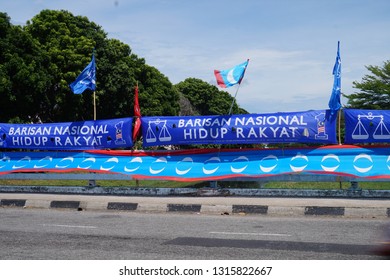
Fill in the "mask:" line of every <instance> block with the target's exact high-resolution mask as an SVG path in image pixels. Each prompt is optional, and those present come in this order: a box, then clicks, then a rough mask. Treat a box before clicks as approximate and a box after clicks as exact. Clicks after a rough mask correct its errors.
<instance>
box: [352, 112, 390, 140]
mask: <svg viewBox="0 0 390 280" xmlns="http://www.w3.org/2000/svg"><path fill="white" fill-rule="evenodd" d="M364 119H366V120H369V122H365V125H366V126H365V125H364V124H363V122H362V120H364ZM374 119H380V120H379V123H378V124H377V126H376V127H375V130H374V133H373V134H372V138H374V139H377V140H385V139H390V131H389V129H388V128H387V126H386V124H385V122H384V119H385V117H384V116H383V115H380V114H378V115H374V114H373V113H372V112H369V113H368V114H367V115H360V114H359V115H358V122H357V124H356V126H355V128H354V130H353V132H352V139H356V140H366V139H368V138H369V137H370V135H369V133H368V131H369V130H370V129H369V128H368V127H369V126H372V125H373V123H372V122H371V121H372V120H374ZM367 126H368V127H367Z"/></svg>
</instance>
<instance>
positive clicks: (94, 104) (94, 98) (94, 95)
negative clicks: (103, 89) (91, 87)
mask: <svg viewBox="0 0 390 280" xmlns="http://www.w3.org/2000/svg"><path fill="white" fill-rule="evenodd" d="M93 120H94V121H96V91H93Z"/></svg>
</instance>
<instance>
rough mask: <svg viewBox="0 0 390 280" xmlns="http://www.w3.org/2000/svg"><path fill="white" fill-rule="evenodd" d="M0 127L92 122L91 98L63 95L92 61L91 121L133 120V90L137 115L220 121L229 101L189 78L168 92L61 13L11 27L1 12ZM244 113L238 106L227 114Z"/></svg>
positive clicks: (138, 62)
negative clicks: (212, 117) (218, 117)
mask: <svg viewBox="0 0 390 280" xmlns="http://www.w3.org/2000/svg"><path fill="white" fill-rule="evenodd" d="M0 47H1V53H0V101H1V104H2V108H1V110H0V122H31V121H33V122H34V121H36V120H37V119H39V120H42V121H43V122H66V121H80V120H90V119H92V118H93V94H92V92H91V91H90V90H86V91H85V92H84V93H83V94H81V95H79V94H73V93H72V92H71V90H70V88H69V84H70V83H72V82H73V81H74V80H75V79H76V77H77V76H78V75H79V74H80V73H81V71H82V70H83V69H84V68H85V67H86V66H87V65H88V63H89V62H90V61H91V57H92V53H94V54H95V61H96V92H95V95H96V109H97V118H98V119H109V118H119V117H126V116H132V115H133V102H134V100H133V99H134V88H135V86H136V84H138V85H139V103H140V107H141V114H142V115H143V116H169V115H178V114H180V113H181V112H183V110H184V109H183V108H182V109H181V106H184V107H185V106H187V107H188V108H192V111H191V114H202V115H204V114H227V113H228V111H229V108H230V104H231V102H232V100H233V99H232V97H231V96H230V95H229V94H228V93H227V92H223V91H219V90H218V89H217V88H216V87H215V86H212V85H210V84H208V83H206V82H203V81H201V80H198V79H195V78H189V79H186V80H185V81H183V82H181V83H179V84H178V85H176V86H174V85H173V84H172V83H171V82H170V81H169V79H168V78H167V77H166V76H164V75H163V74H162V73H160V71H159V70H158V69H156V68H154V67H152V66H149V65H147V64H146V63H145V59H143V58H139V57H138V56H137V55H136V54H134V53H133V52H132V50H131V47H130V46H129V45H127V44H124V43H123V42H121V41H119V40H117V39H110V38H107V33H106V32H105V31H104V30H103V28H102V27H101V26H99V25H97V24H96V23H94V22H91V21H89V20H88V18H87V17H83V16H74V15H73V14H72V13H70V12H68V11H64V10H61V11H56V10H42V11H41V12H40V13H39V14H37V15H36V16H34V17H33V18H32V19H31V20H29V21H27V23H26V25H24V26H16V25H13V24H12V23H11V19H10V18H9V17H8V15H7V14H6V13H1V12H0ZM243 112H244V113H246V111H245V110H243V109H241V108H239V106H237V104H234V106H233V113H243Z"/></svg>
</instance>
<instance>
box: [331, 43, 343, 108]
mask: <svg viewBox="0 0 390 280" xmlns="http://www.w3.org/2000/svg"><path fill="white" fill-rule="evenodd" d="M333 76H334V82H333V89H332V95H331V96H330V100H329V109H330V111H331V114H332V115H333V114H335V113H337V111H338V110H339V109H340V108H341V102H340V95H341V58H340V41H338V43H337V55H336V62H335V64H334V67H333Z"/></svg>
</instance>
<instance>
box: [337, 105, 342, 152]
mask: <svg viewBox="0 0 390 280" xmlns="http://www.w3.org/2000/svg"><path fill="white" fill-rule="evenodd" d="M337 114H338V116H339V145H341V109H340V110H339V111H338V112H337Z"/></svg>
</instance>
